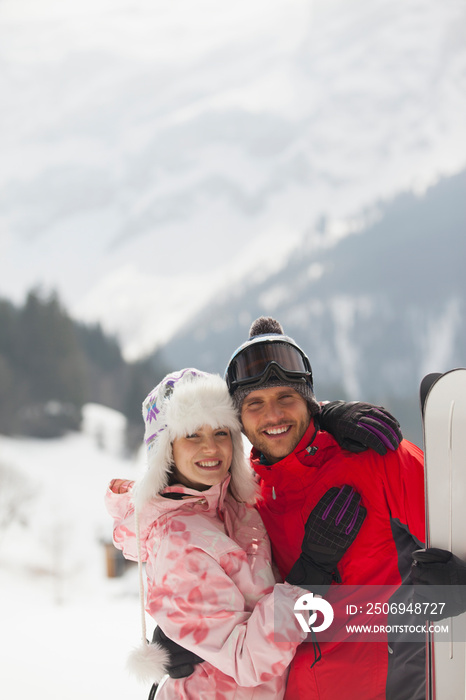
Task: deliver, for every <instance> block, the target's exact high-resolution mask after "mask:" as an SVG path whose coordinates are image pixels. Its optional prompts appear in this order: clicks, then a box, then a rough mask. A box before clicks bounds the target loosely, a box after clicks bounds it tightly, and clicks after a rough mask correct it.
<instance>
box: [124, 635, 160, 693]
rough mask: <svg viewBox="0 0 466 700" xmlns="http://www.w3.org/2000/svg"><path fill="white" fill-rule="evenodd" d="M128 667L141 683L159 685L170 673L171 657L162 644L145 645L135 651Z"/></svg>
mask: <svg viewBox="0 0 466 700" xmlns="http://www.w3.org/2000/svg"><path fill="white" fill-rule="evenodd" d="M126 665H127V668H128V670H129V671H130V672H131V673H132V674H133V675H134V676H136V678H137V679H138V680H140V681H141V682H143V683H159V682H160V681H161V680H162V678H163V677H164V676H165V675H166V674H167V673H168V668H169V666H170V655H169V653H168V651H166V650H165V649H164V648H163V647H161V646H160V644H147V643H143V644H141V646H139V647H137V648H136V649H133V651H132V652H131V653H130V655H129V656H128V661H127V663H126Z"/></svg>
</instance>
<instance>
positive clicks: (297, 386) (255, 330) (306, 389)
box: [232, 316, 320, 416]
mask: <svg viewBox="0 0 466 700" xmlns="http://www.w3.org/2000/svg"><path fill="white" fill-rule="evenodd" d="M258 335H278V336H280V335H283V336H285V333H284V331H283V328H282V326H281V324H280V323H279V322H278V321H277V320H276V319H274V318H272V317H271V316H260V317H259V318H257V319H256V320H255V321H254V322H253V324H252V325H251V328H250V329H249V338H248V340H251V338H255V337H256V336H258ZM285 338H286V340H288V336H285ZM285 338H284V339H285ZM293 342H294V341H293ZM277 386H290V387H291V388H292V389H294V390H295V391H297V392H298V394H301V396H302V397H303V398H304V399H305V400H306V401H307V404H308V406H309V410H310V413H311V416H314V415H316V414H317V413H319V412H320V406H319V404H318V402H317V401H316V398H315V396H314V392H313V389H312V386H311V385H310V384H309V383H307V382H306V383H304V382H302V381H299V380H296V381H293V380H292V379H287V380H286V381H285V380H281V379H279V378H278V377H275V378H274V377H271V378H270V380H269V381H268V382H265V383H264V384H260V385H259V386H253V387H244V388H239V389H237V390H236V391H235V393H234V394H233V396H232V398H233V402H234V404H235V406H236V408H237V409H238V411H239V413H240V414H241V408H242V406H243V401H244V399H245V398H246V396H247V395H248V394H250V393H251V391H256V390H258V389H271V388H274V387H277Z"/></svg>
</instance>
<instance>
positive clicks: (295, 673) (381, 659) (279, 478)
mask: <svg viewBox="0 0 466 700" xmlns="http://www.w3.org/2000/svg"><path fill="white" fill-rule="evenodd" d="M251 463H252V466H253V469H254V471H255V472H256V473H257V474H258V476H259V478H260V485H261V492H262V496H263V500H260V501H259V503H258V504H257V507H258V509H259V512H260V514H261V516H262V519H263V521H264V524H265V527H266V529H267V532H268V534H269V536H270V539H271V542H272V550H273V555H274V559H275V562H276V564H277V565H278V568H279V570H280V573H281V575H282V576H283V578H285V577H286V575H287V574H288V572H289V571H290V569H291V567H292V565H293V564H294V562H295V560H296V559H297V558H298V556H299V554H300V552H301V542H302V539H303V535H304V525H305V523H306V520H307V518H308V516H309V514H310V512H311V511H312V509H313V508H314V506H315V505H316V504H317V502H318V501H319V500H320V498H321V497H322V496H323V495H324V493H325V492H326V491H328V489H330V488H332V487H334V486H343V485H344V484H349V485H351V486H353V487H354V489H355V490H356V491H358V493H359V494H360V495H361V498H362V505H363V506H364V507H365V508H366V509H367V515H366V518H365V521H364V523H363V525H362V527H361V530H360V532H359V533H358V535H357V537H356V540H355V541H354V543H353V544H352V545H351V547H350V548H349V549H348V551H347V552H346V553H345V555H344V556H343V558H342V559H341V561H340V563H339V565H338V572H339V574H340V576H341V583H335V584H332V586H331V587H330V589H329V592H328V594H327V595H326V598H327V599H328V600H329V601H331V600H332V596H334V597H335V594H336V597H338V592H339V591H340V592H343V594H344V592H345V591H346V590H348V589H346V588H345V589H342V588H339V586H342V585H343V586H354V587H356V586H357V587H360V586H362V585H371V586H377V587H379V586H380V587H383V590H387V591H390V592H394V591H396V590H397V589H399V587H400V585H401V584H402V583H409V571H410V566H411V561H412V560H411V551H413V550H415V549H419V548H420V547H422V546H423V543H424V541H425V521H424V473H423V471H424V470H423V454H422V451H421V450H420V449H419V448H417V447H416V446H415V445H413V444H412V443H410V442H408V441H407V440H403V442H402V443H401V445H400V447H399V448H398V450H396V451H394V452H388V453H387V455H385V456H383V457H382V456H380V455H378V454H377V453H376V452H374V451H373V450H367V451H366V452H362V453H359V454H354V453H351V452H348V451H346V450H344V449H342V448H341V447H340V446H339V445H338V444H337V442H336V441H335V440H334V438H333V437H332V436H331V435H330V434H329V433H326V432H323V431H317V430H316V428H315V426H314V422H313V421H311V423H310V425H309V428H308V430H307V431H306V433H305V435H304V436H303V438H302V440H301V442H300V443H299V445H298V446H297V447H296V449H295V450H294V452H292V453H291V454H290V455H288V456H287V457H285V458H284V459H282V460H281V461H280V462H277V463H276V464H273V465H267V464H265V463H263V462H262V461H261V455H260V454H259V453H258V452H257V451H255V450H253V451H252V453H251ZM366 590H367V589H366ZM377 590H379V589H378V588H377ZM405 590H407V589H405V588H404V589H403V591H405ZM387 596H388V598H387V599H390V593H387ZM364 612H366V611H364ZM367 619H368V618H367V617H366V618H365V621H366V622H367ZM378 621H379V622H380V619H379V620H378ZM348 638H352V637H351V636H349V637H348ZM359 639H360V638H359ZM369 639H370V638H369ZM378 639H379V640H380V639H381V638H380V636H379V637H378ZM382 639H384V641H370V640H369V641H363V642H361V641H358V640H356V641H338V642H335V641H333V642H332V641H325V642H322V643H320V650H321V654H322V658H321V660H320V661H318V662H317V663H315V665H314V666H313V667H312V668H311V665H312V663H313V661H314V658H315V657H314V653H315V649H314V648H313V645H312V644H309V643H303V644H301V646H300V647H299V648H298V651H297V654H296V656H295V659H294V660H293V662H292V663H291V667H290V675H289V679H288V684H287V692H286V695H285V700H301V699H302V700H304V699H306V700H314V699H315V700H342V699H343V698H344V700H383V699H385V698H387V699H390V700H423V699H424V698H425V654H424V651H425V650H424V647H425V645H424V643H423V642H420V643H414V642H410V641H407V642H406V641H390V642H388V640H387V639H386V638H385V637H382ZM404 639H406V637H405V638H404Z"/></svg>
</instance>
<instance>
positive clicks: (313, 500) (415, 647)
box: [154, 318, 466, 700]
mask: <svg viewBox="0 0 466 700" xmlns="http://www.w3.org/2000/svg"><path fill="white" fill-rule="evenodd" d="M226 381H227V384H228V386H229V390H230V393H231V395H232V397H233V400H234V402H235V403H236V406H237V408H238V411H239V412H240V415H241V420H242V425H243V430H244V433H245V434H246V436H247V437H248V439H249V440H250V442H251V443H252V445H253V449H252V452H251V465H252V467H253V469H254V471H255V472H256V474H257V475H258V477H259V479H260V487H261V493H262V496H263V499H262V500H261V501H260V502H259V504H258V508H259V511H260V513H261V516H262V518H263V520H264V523H265V526H266V528H267V531H268V534H269V536H270V539H271V542H272V548H273V554H274V558H275V561H276V563H277V565H278V568H279V570H280V573H281V575H282V577H283V578H284V579H286V580H288V581H289V582H291V583H297V584H303V583H305V582H306V581H305V579H306V571H304V569H305V568H306V566H307V565H308V564H310V566H311V569H312V572H311V573H312V577H313V579H312V582H313V583H315V582H316V579H315V574H316V573H317V575H318V576H319V575H321V577H322V581H321V582H322V583H325V584H328V583H329V582H330V581H329V571H330V570H329V569H328V567H326V566H325V564H322V560H320V561H319V560H318V561H317V564H316V561H315V560H313V561H311V562H310V563H309V561H306V556H305V554H306V553H305V551H304V549H305V548H304V547H303V554H304V556H303V557H302V566H303V567H304V569H303V571H300V570H299V565H298V567H297V566H296V565H295V562H296V560H298V562H299V561H300V554H301V548H302V545H303V538H304V535H305V533H306V535H308V534H309V533H308V528H309V521H308V518H309V515H310V513H311V511H312V510H313V508H314V507H315V506H316V504H317V503H318V502H319V501H320V499H321V498H322V496H323V495H324V494H326V493H328V491H329V489H331V488H334V487H341V486H342V485H343V484H349V485H350V486H352V487H353V488H354V490H355V491H356V492H357V493H359V494H361V496H362V505H363V507H364V508H365V509H366V510H367V516H366V518H365V521H364V522H363V524H362V526H361V529H360V531H359V532H358V534H357V537H356V539H355V541H354V542H353V544H351V546H350V547H349V549H348V551H346V550H345V553H344V554H343V556H342V558H341V559H340V560H339V561H338V567H335V569H334V570H333V571H331V575H330V580H331V579H332V578H333V579H334V581H335V585H334V586H332V587H331V589H330V590H329V592H328V596H327V595H326V597H328V598H330V599H331V598H332V594H334V593H335V591H338V590H342V588H341V587H340V588H339V584H338V583H337V581H339V583H340V584H342V585H343V589H344V586H345V585H346V586H354V587H358V588H361V585H362V584H372V585H374V586H379V587H385V588H386V589H387V590H388V591H397V590H398V589H400V586H401V584H402V583H405V582H409V580H410V576H411V577H412V576H413V574H412V571H411V564H412V552H414V551H415V550H419V548H420V547H422V546H423V542H424V539H425V538H424V488H423V486H424V482H423V456H422V452H421V451H420V450H419V449H418V448H417V447H416V446H415V445H412V444H411V443H409V442H407V441H403V442H402V443H401V445H400V446H399V447H398V441H399V438H400V433H399V431H398V426H397V423H396V421H393V419H392V418H391V417H390V416H389V414H387V413H386V412H383V409H380V411H379V410H378V409H377V407H371V406H368V405H367V404H359V403H354V404H353V405H351V404H342V402H334V403H332V404H328V405H327V406H324V407H323V409H322V408H321V407H320V406H319V404H318V402H317V400H316V398H315V395H314V390H313V384H312V370H311V365H310V362H309V360H308V358H307V356H306V355H305V353H304V352H303V351H302V350H301V348H299V346H297V344H296V343H295V342H294V341H293V340H292V339H291V338H289V337H288V336H285V335H284V333H283V330H282V328H281V326H280V324H279V323H278V322H277V321H274V320H273V319H270V318H260V319H257V321H255V322H254V323H253V325H252V326H251V330H250V337H249V339H248V340H247V341H246V342H245V343H244V344H243V345H241V346H240V347H239V348H238V349H237V350H236V351H235V353H234V354H233V356H232V358H231V360H230V362H229V364H228V367H227V371H226ZM333 436H336V438H337V440H338V442H337V441H336V439H335V438H334V437H333ZM361 443H362V444H361ZM367 446H372V447H374V450H366V447H367ZM397 447H398V449H396V448H397ZM387 448H389V449H388V450H387ZM350 449H351V450H352V451H353V452H350V451H349V450H350ZM364 450H365V451H364ZM306 525H307V528H306ZM415 557H416V562H417V567H416V568H415V570H413V571H415V574H416V576H417V580H418V582H420V583H422V584H427V583H439V584H443V585H447V584H449V583H452V582H458V583H462V582H463V581H464V582H466V573H465V570H466V568H465V566H464V564H462V563H461V562H458V560H456V558H452V555H451V554H450V553H448V552H441V553H438V552H437V551H434V550H427V551H423V552H420V553H418V554H416V555H415ZM338 558H339V557H338ZM338 558H337V559H336V560H338ZM317 559H319V558H318V557H317ZM330 559H331V557H330ZM462 577H463V578H462ZM413 578H414V579H415V577H413ZM461 579H462V580H461ZM423 589H425V586H423ZM462 605H463V601H460V602H459V603H458V604H457V609H456V611H455V612H453V613H451V614H458V612H460V611H461V606H462ZM462 609H464V607H463V608H462ZM379 639H380V638H379ZM154 640H155V641H157V642H159V643H162V644H164V643H165V645H166V647H167V649H168V651H169V652H170V654H171V655H172V656H173V658H174V659H175V658H176V660H175V661H174V663H173V669H172V670H173V673H175V674H176V673H180V675H185V674H187V673H189V666H190V664H193V663H197V662H199V661H201V660H200V659H199V658H197V659H193V658H192V656H190V654H189V653H188V652H184V650H182V649H180V647H178V646H177V645H173V643H171V642H170V640H167V639H166V638H165V639H164V635H163V633H162V632H161V630H159V629H158V628H157V630H156V634H155V636H154ZM424 648H425V645H424V643H423V642H421V643H414V642H407V643H406V642H403V641H401V642H399V641H396V642H394V643H391V644H390V645H389V644H388V643H387V641H386V640H385V641H382V642H380V641H374V642H371V641H367V640H365V641H363V642H361V641H355V642H346V641H342V642H338V643H337V642H332V641H329V642H323V643H321V644H320V651H321V658H320V660H319V661H318V662H317V663H315V648H314V645H312V644H307V643H305V644H302V645H301V646H300V647H299V649H298V652H297V654H296V657H295V660H294V661H293V663H292V665H291V667H290V675H289V680H288V685H287V695H286V700H300V699H301V698H306V699H308V698H309V699H313V698H319V700H337V699H338V700H340V699H341V698H345V700H378V699H380V700H382V699H383V698H388V699H389V700H404V699H406V700H408V699H409V700H421V699H422V700H424V698H425V658H424ZM170 675H172V671H170Z"/></svg>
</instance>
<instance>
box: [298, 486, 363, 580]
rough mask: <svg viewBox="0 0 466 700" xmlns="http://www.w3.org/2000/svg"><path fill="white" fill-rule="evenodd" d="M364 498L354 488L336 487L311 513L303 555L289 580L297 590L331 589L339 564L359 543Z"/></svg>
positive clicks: (305, 531) (330, 490) (303, 545)
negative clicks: (348, 551)
mask: <svg viewBox="0 0 466 700" xmlns="http://www.w3.org/2000/svg"><path fill="white" fill-rule="evenodd" d="M366 513H367V511H366V509H365V508H364V507H363V506H362V505H361V497H360V495H359V494H358V493H356V491H355V490H354V489H353V488H352V487H351V486H348V485H346V486H342V487H341V488H340V487H338V486H335V487H334V488H331V489H329V490H328V491H327V493H325V494H324V496H323V497H322V498H321V499H320V501H319V502H318V504H317V505H316V506H315V508H314V510H313V511H312V512H311V514H310V516H309V518H308V520H307V523H306V527H305V529H304V538H303V543H302V552H301V555H300V557H299V559H298V560H297V561H296V562H295V564H294V565H293V568H292V569H291V571H290V573H289V574H288V576H287V577H286V579H285V580H286V581H288V583H293V584H295V585H296V586H306V587H309V586H312V585H317V586H319V592H320V593H323V592H325V590H323V589H322V588H320V587H322V586H327V588H328V586H330V584H331V583H332V580H333V578H334V574H335V572H336V570H337V564H338V562H339V561H340V559H341V558H342V556H343V555H344V554H345V552H346V551H347V549H348V547H350V546H351V544H352V543H353V542H354V540H355V539H356V535H357V534H358V532H359V530H360V529H361V525H362V523H363V521H364V518H365V517H366Z"/></svg>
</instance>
